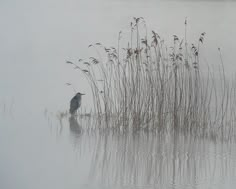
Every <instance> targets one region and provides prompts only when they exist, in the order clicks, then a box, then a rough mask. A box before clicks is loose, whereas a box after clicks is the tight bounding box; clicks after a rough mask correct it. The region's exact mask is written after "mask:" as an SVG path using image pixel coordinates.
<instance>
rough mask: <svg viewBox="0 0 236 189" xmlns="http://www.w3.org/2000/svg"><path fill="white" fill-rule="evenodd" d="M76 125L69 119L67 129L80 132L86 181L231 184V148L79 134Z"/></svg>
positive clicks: (235, 153)
mask: <svg viewBox="0 0 236 189" xmlns="http://www.w3.org/2000/svg"><path fill="white" fill-rule="evenodd" d="M78 126H79V125H78V123H77V120H75V119H72V118H70V130H71V131H72V132H73V133H76V134H80V143H81V144H80V147H79V148H78V149H77V151H78V152H79V153H78V154H80V158H84V157H90V158H91V159H90V160H89V163H88V167H89V169H90V171H89V175H88V180H89V183H93V182H94V183H96V184H99V185H102V186H116V188H127V186H129V187H131V186H132V188H136V187H140V188H143V187H145V188H169V187H171V188H181V189H182V188H208V187H209V186H212V184H220V185H219V186H221V187H222V184H223V183H224V181H225V179H226V178H227V179H229V180H230V181H232V182H233V181H234V178H235V176H236V174H235V173H236V171H235V165H236V161H235V157H236V150H235V149H236V148H235V144H229V143H224V142H220V141H219V142H217V141H215V140H209V138H196V137H192V136H189V135H183V134H181V133H178V132H173V133H166V134H163V133H162V134H156V133H155V134H153V133H149V132H144V131H140V132H135V133H134V132H118V131H115V132H114V131H111V130H110V131H102V132H101V131H100V132H99V131H87V132H84V134H83V135H81V130H80V129H79V127H78ZM221 187H220V188H221ZM215 188H217V186H216V187H215Z"/></svg>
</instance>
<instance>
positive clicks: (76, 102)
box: [70, 93, 84, 115]
mask: <svg viewBox="0 0 236 189" xmlns="http://www.w3.org/2000/svg"><path fill="white" fill-rule="evenodd" d="M82 95H84V94H82V93H77V94H76V95H75V96H74V97H73V98H72V99H71V101H70V114H71V115H75V113H76V111H77V110H78V108H79V107H80V106H81V99H82Z"/></svg>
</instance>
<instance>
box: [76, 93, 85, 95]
mask: <svg viewBox="0 0 236 189" xmlns="http://www.w3.org/2000/svg"><path fill="white" fill-rule="evenodd" d="M82 95H85V94H83V93H80V92H78V93H77V94H76V96H82Z"/></svg>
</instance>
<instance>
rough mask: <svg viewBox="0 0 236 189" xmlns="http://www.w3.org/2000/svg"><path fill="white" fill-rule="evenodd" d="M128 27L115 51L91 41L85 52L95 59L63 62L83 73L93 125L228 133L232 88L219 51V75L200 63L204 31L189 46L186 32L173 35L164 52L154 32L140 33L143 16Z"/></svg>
mask: <svg viewBox="0 0 236 189" xmlns="http://www.w3.org/2000/svg"><path fill="white" fill-rule="evenodd" d="M130 28H131V29H130V39H129V40H127V43H126V44H127V46H126V47H125V48H122V47H121V45H120V44H121V43H120V42H121V32H120V33H119V37H118V47H117V48H115V47H110V48H107V47H104V46H103V45H102V44H101V43H96V44H93V45H90V46H89V48H94V49H95V50H96V51H97V52H98V56H97V57H90V58H89V60H88V61H83V60H80V61H79V64H75V63H73V62H71V61H67V63H68V64H71V65H73V66H74V68H76V69H78V70H79V71H80V72H82V73H83V74H84V76H85V77H86V79H87V81H88V83H89V85H90V87H91V91H92V94H93V102H94V114H95V115H96V116H97V121H96V123H97V125H98V126H99V127H113V128H122V129H127V128H133V129H135V130H136V129H141V128H143V129H148V130H153V129H181V130H183V131H184V132H192V133H193V132H196V131H201V132H200V133H202V134H203V135H204V134H206V133H208V132H207V131H208V130H212V131H213V132H219V131H220V132H221V133H222V135H225V134H226V133H227V134H228V135H230V134H231V133H233V132H234V129H233V124H234V121H235V118H236V115H235V112H236V111H235V106H234V104H235V102H236V90H235V84H234V83H233V82H231V81H229V80H227V79H226V77H225V73H224V65H223V60H222V57H221V51H220V49H219V57H220V65H219V73H217V74H215V73H214V72H213V71H212V69H211V68H210V66H209V65H206V64H204V63H203V62H201V60H200V56H201V47H202V45H204V44H203V43H204V38H205V33H202V34H200V37H199V40H198V44H192V45H189V44H188V41H187V38H186V32H185V37H184V38H183V39H180V38H179V37H178V36H176V35H174V36H173V45H172V47H170V48H168V47H167V46H166V44H165V42H164V40H163V39H162V38H161V37H160V36H159V35H158V34H157V33H156V32H155V31H152V33H151V38H148V34H147V32H144V33H145V34H144V36H142V35H141V33H143V30H144V31H146V30H147V29H146V26H145V22H144V20H143V18H134V20H133V22H131V24H130ZM186 28H187V21H185V31H186ZM141 30H142V31H141ZM102 53H105V55H106V58H107V59H106V60H103V58H102V57H103V56H102V55H101V54H102ZM216 75H217V77H216Z"/></svg>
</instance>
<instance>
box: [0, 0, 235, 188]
mask: <svg viewBox="0 0 236 189" xmlns="http://www.w3.org/2000/svg"><path fill="white" fill-rule="evenodd" d="M0 5H1V6H0V23H1V25H2V28H3V29H2V30H1V31H0V41H1V45H0V56H1V62H0V188H1V189H32V188H33V189H42V188H44V189H45V188H57V189H65V188H67V189H78V188H79V189H80V188H81V189H104V188H107V189H108V188H117V189H123V188H127V189H130V188H176V189H182V188H200V189H202V188H214V189H215V188H219V189H221V188H229V189H233V188H235V185H236V179H235V178H236V170H235V169H236V145H235V143H234V141H233V140H232V141H220V140H217V139H215V138H214V136H211V137H207V138H203V137H202V138H196V137H194V136H185V135H183V134H181V133H167V134H154V133H146V132H144V131H140V132H136V133H133V132H126V133H122V132H117V131H116V132H115V131H99V130H87V129H86V124H84V123H83V122H82V121H81V120H78V121H77V120H72V119H69V117H68V118H64V119H63V120H61V121H60V120H59V119H58V118H57V112H58V111H65V110H67V109H68V104H69V100H70V98H71V96H72V95H73V94H74V92H73V90H72V88H68V87H67V86H66V85H65V83H67V82H71V83H72V84H73V85H74V88H75V89H76V90H79V91H81V92H85V93H87V95H86V96H85V98H84V99H83V104H82V108H87V109H89V108H90V107H91V105H92V102H91V94H90V92H89V88H88V86H87V84H86V82H85V80H84V79H83V78H82V77H81V75H80V74H78V73H77V72H75V71H74V70H72V69H71V67H68V65H66V64H65V61H66V60H72V61H77V60H78V59H79V58H85V57H89V56H91V54H94V52H93V51H89V50H88V49H87V46H88V45H89V44H91V43H95V42H102V43H103V44H105V45H107V46H113V45H114V44H116V43H117V36H118V32H119V31H120V30H122V31H123V34H124V35H126V34H128V32H129V22H130V21H131V20H132V17H133V16H136V17H138V16H143V17H144V18H145V20H146V22H147V24H148V29H149V30H155V31H157V32H158V33H159V34H160V35H161V36H163V37H164V38H165V39H166V40H167V43H168V42H169V41H168V39H170V38H171V37H172V35H173V34H176V35H179V36H183V32H184V25H183V22H184V19H185V17H188V21H189V29H188V36H189V40H193V41H194V40H195V41H196V39H198V37H199V34H200V33H201V32H203V31H205V32H206V33H207V38H206V39H205V47H204V49H203V50H202V53H203V54H202V57H203V59H204V60H205V61H206V62H208V63H212V62H213V63H214V62H217V61H219V58H218V57H217V48H218V47H221V49H222V53H223V58H224V62H225V67H226V72H227V74H228V75H230V74H231V73H232V72H233V73H235V70H236V69H235V68H236V67H235V53H234V52H233V49H235V43H234V41H236V36H235V33H236V27H235V23H236V13H235V10H236V4H235V3H234V2H232V1H207V2H205V1H200V2H197V1H191V2H186V1H168V2H167V1H154V0H153V1H152V0H149V1H142V0H139V1H134V0H129V1H123V0H111V1H108V0H95V1H92V0H88V1H83V0H79V1H76V0H69V1H64V0H58V1H55V0H49V1H46V0H42V1H29V0H23V1H14V0H10V1H3V2H1V3H0ZM45 109H47V110H48V111H47V112H45V111H44V110H45Z"/></svg>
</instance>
